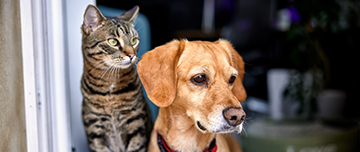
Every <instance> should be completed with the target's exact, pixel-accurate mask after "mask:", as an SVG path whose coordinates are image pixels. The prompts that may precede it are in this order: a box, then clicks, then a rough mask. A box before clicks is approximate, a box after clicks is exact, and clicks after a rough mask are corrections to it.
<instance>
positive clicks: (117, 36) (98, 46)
mask: <svg viewBox="0 0 360 152" xmlns="http://www.w3.org/2000/svg"><path fill="white" fill-rule="evenodd" d="M137 12H138V7H137V6H136V7H134V8H133V9H131V10H129V11H128V12H126V13H124V14H122V15H120V16H118V17H104V16H103V15H102V14H101V13H100V11H99V10H98V9H97V8H96V6H93V5H89V6H88V8H87V9H86V11H85V14H84V23H83V25H82V27H81V29H82V33H83V39H82V52H83V59H84V71H83V76H82V79H81V91H82V94H83V102H82V117H83V123H84V127H85V131H86V135H87V139H88V143H89V147H90V149H91V151H96V152H138V151H140V152H144V151H146V148H147V143H148V137H149V134H150V131H151V119H150V118H149V117H150V113H149V109H148V106H147V103H146V101H145V98H144V96H143V91H142V87H141V82H140V79H139V76H138V73H137V71H136V67H135V62H136V60H137V57H136V53H137V50H138V47H139V41H138V33H137V32H136V30H135V29H134V25H133V20H134V18H135V16H136V14H137ZM134 38H135V39H136V44H135V43H133V42H131V41H132V40H134ZM110 39H111V40H116V41H117V42H118V44H117V45H111V44H112V43H110V41H109V40H110Z"/></svg>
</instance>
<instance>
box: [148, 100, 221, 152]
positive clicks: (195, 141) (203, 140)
mask: <svg viewBox="0 0 360 152" xmlns="http://www.w3.org/2000/svg"><path fill="white" fill-rule="evenodd" d="M195 125H196V123H195V122H194V120H192V119H191V118H190V117H189V116H188V115H187V114H186V111H185V110H184V109H180V108H179V107H174V106H173V105H170V106H168V107H165V108H160V110H159V116H158V118H157V119H156V122H155V126H154V128H155V131H157V132H158V133H159V134H161V135H162V136H163V138H164V140H165V141H166V142H167V144H168V146H169V147H170V148H172V149H174V150H177V151H190V152H194V151H203V150H204V149H205V148H206V147H208V146H209V144H210V143H211V141H212V140H213V139H214V138H215V134H213V133H202V132H200V131H199V130H198V129H197V128H196V126H195Z"/></svg>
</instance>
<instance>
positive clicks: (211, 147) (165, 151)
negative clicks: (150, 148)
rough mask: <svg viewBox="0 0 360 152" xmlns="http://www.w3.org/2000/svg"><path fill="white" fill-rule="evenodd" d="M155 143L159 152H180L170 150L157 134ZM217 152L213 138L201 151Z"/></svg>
mask: <svg viewBox="0 0 360 152" xmlns="http://www.w3.org/2000/svg"><path fill="white" fill-rule="evenodd" d="M157 143H158V146H159V149H160V151H161V152H180V151H176V150H172V149H171V148H170V147H169V146H168V145H167V144H166V142H165V140H164V138H163V137H162V136H161V135H160V134H159V133H157ZM216 150H217V146H216V138H214V139H213V140H212V141H211V143H210V145H209V147H207V148H205V149H204V150H203V152H216Z"/></svg>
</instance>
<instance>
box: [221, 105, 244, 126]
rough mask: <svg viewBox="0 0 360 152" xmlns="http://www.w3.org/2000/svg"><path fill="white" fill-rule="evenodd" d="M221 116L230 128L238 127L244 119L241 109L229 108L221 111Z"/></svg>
mask: <svg viewBox="0 0 360 152" xmlns="http://www.w3.org/2000/svg"><path fill="white" fill-rule="evenodd" d="M223 115H224V118H225V120H226V122H227V123H228V124H229V125H231V126H237V125H240V124H241V123H242V122H243V121H244V119H245V116H246V114H245V112H244V110H242V108H240V107H239V108H238V107H231V108H226V109H224V110H223Z"/></svg>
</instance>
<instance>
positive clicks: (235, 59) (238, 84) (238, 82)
mask: <svg viewBox="0 0 360 152" xmlns="http://www.w3.org/2000/svg"><path fill="white" fill-rule="evenodd" d="M218 42H219V43H220V44H221V45H222V46H223V47H225V49H227V50H228V51H229V55H230V56H231V60H232V61H231V62H232V63H231V65H232V66H233V67H234V68H235V69H236V70H237V71H238V72H239V74H238V77H236V79H235V82H234V87H233V89H232V92H233V94H234V95H235V97H236V98H237V99H238V100H239V101H240V102H243V101H244V100H245V99H246V96H247V95H246V91H245V88H244V86H243V83H242V81H243V78H244V74H245V63H244V61H243V59H242V57H241V56H240V55H239V53H238V52H237V51H236V50H235V49H234V48H233V47H232V45H231V44H230V42H228V41H226V40H222V39H220V40H218Z"/></svg>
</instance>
